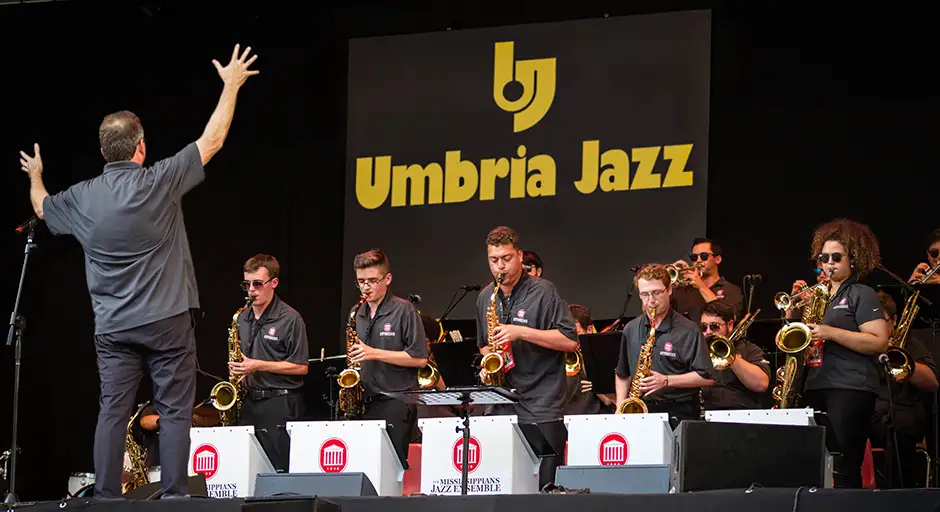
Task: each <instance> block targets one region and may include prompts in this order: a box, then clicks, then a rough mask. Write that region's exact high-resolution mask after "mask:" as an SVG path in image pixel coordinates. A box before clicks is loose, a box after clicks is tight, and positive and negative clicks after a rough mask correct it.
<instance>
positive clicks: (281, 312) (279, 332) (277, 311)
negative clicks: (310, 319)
mask: <svg viewBox="0 0 940 512" xmlns="http://www.w3.org/2000/svg"><path fill="white" fill-rule="evenodd" d="M238 337H239V340H241V347H242V353H244V354H245V357H248V358H250V359H260V360H262V361H278V362H282V361H287V362H290V363H297V364H308V363H309V360H310V356H309V353H310V348H309V346H308V345H307V326H306V325H305V324H304V319H303V318H302V317H301V316H300V313H298V312H297V311H296V310H295V309H294V308H292V307H290V306H288V305H287V303H286V302H284V301H282V300H281V299H280V297H278V296H277V295H274V299H272V300H271V303H270V304H268V307H267V308H265V310H264V312H262V313H261V318H258V319H255V312H254V310H253V309H252V308H251V307H250V306H249V307H248V309H246V310H244V311H242V312H241V314H240V315H238ZM245 384H246V386H247V387H248V388H250V389H299V388H300V387H302V386H303V385H304V377H303V375H283V374H280V373H270V372H254V373H252V374H250V375H248V377H247V378H246V379H245Z"/></svg>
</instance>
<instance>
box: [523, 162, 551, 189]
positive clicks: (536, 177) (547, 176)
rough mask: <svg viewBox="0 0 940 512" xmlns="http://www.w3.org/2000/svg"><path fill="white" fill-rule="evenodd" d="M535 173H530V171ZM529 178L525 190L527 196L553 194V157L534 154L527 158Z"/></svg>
mask: <svg viewBox="0 0 940 512" xmlns="http://www.w3.org/2000/svg"><path fill="white" fill-rule="evenodd" d="M533 172H534V173H535V174H531V173H533ZM529 173H530V174H531V175H530V176H529V179H528V180H527V181H526V188H525V191H526V193H527V194H529V197H538V196H553V195H555V159H554V158H552V157H550V156H548V155H536V156H533V157H532V158H531V159H529Z"/></svg>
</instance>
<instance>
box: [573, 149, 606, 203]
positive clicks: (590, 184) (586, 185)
mask: <svg viewBox="0 0 940 512" xmlns="http://www.w3.org/2000/svg"><path fill="white" fill-rule="evenodd" d="M600 148H601V143H600V141H596V140H586V141H584V142H582V143H581V179H580V180H578V181H576V182H574V188H576V189H578V192H581V193H582V194H590V193H591V192H594V189H595V188H597V169H598V167H600V163H599V162H598V160H599V158H600V156H599V155H600V151H601V149H600Z"/></svg>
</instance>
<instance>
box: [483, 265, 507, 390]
mask: <svg viewBox="0 0 940 512" xmlns="http://www.w3.org/2000/svg"><path fill="white" fill-rule="evenodd" d="M501 284H503V276H502V275H499V276H497V277H496V280H495V281H494V283H493V295H491V296H490V304H489V306H487V308H486V346H487V348H489V353H488V354H486V355H485V356H483V359H482V360H481V361H480V368H482V369H483V375H482V381H483V384H485V385H487V386H505V385H506V372H507V371H509V370H510V369H511V368H512V367H513V366H515V362H514V361H513V357H512V348H511V347H510V346H509V345H503V346H497V345H496V343H495V342H493V336H494V335H495V331H496V326H497V325H499V314H498V313H497V311H496V295H497V294H498V293H499V286H500V285H501Z"/></svg>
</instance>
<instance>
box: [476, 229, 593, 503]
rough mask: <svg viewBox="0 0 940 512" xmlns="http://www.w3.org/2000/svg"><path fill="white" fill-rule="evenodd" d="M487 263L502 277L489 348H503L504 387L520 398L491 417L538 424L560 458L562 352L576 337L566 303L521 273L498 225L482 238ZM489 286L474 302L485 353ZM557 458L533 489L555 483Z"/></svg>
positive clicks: (546, 461) (517, 254) (512, 243)
mask: <svg viewBox="0 0 940 512" xmlns="http://www.w3.org/2000/svg"><path fill="white" fill-rule="evenodd" d="M486 249H487V259H488V261H489V268H490V273H491V274H492V275H493V277H494V278H496V277H497V276H502V277H503V280H502V284H500V286H499V287H498V289H496V290H495V292H496V304H495V309H496V311H495V313H496V316H497V317H498V319H499V321H498V322H497V325H496V327H495V329H494V331H493V340H492V343H493V345H494V346H498V345H509V347H510V348H511V350H512V357H513V359H514V362H515V365H514V366H513V367H512V368H511V369H509V370H508V371H507V372H505V383H506V387H508V388H510V389H514V390H515V392H516V393H517V394H518V395H520V396H521V397H522V398H521V400H520V401H519V402H517V403H515V404H513V405H512V406H494V407H493V408H492V409H491V411H490V412H491V413H492V414H510V415H511V414H515V415H516V416H518V418H519V421H520V422H523V423H538V424H539V426H540V428H541V430H542V433H543V434H544V435H545V437H546V439H547V440H548V442H549V443H550V444H551V445H552V446H553V447H554V448H555V449H556V450H557V451H558V452H559V453H563V450H564V446H565V440H566V436H567V431H566V430H565V427H564V425H563V424H562V418H563V410H564V407H565V405H566V404H567V402H568V398H569V397H570V394H569V393H568V392H567V380H568V377H567V375H565V352H573V351H575V350H577V349H578V342H577V339H578V335H577V333H576V330H575V326H574V318H573V317H572V316H571V312H570V311H569V310H568V304H567V303H566V302H565V300H564V299H563V298H562V297H561V295H559V293H558V291H557V290H556V289H555V285H554V284H552V283H551V282H550V281H548V280H547V279H543V278H541V277H533V276H532V275H530V274H528V273H526V272H524V271H523V268H522V249H520V248H519V242H518V238H517V236H516V232H515V231H513V230H512V229H510V228H508V227H506V226H500V227H497V228H495V229H493V230H492V231H490V233H489V234H488V235H487V237H486ZM494 285H495V283H490V284H489V285H487V286H486V287H485V288H483V289H482V290H480V295H479V296H478V297H477V346H478V347H480V352H481V353H482V354H484V355H486V354H488V353H489V352H490V347H489V345H490V340H489V339H488V337H489V329H488V325H487V312H488V310H489V308H490V302H491V299H492V297H493V293H494ZM562 462H563V457H562V456H558V457H545V458H543V459H542V462H541V466H540V467H539V486H540V487H544V486H545V485H547V484H548V483H551V482H552V481H553V480H554V478H555V469H556V468H557V467H558V466H559V465H560V464H561V463H562Z"/></svg>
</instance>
